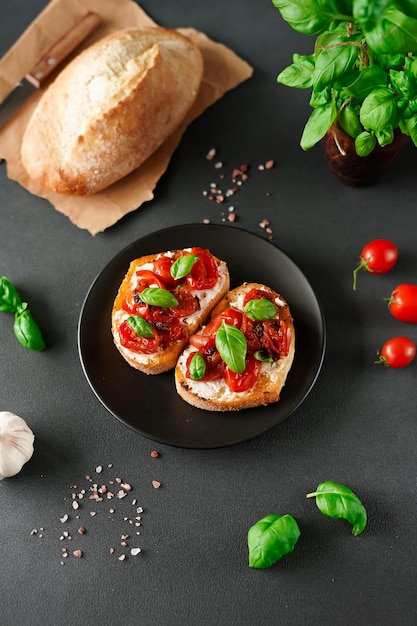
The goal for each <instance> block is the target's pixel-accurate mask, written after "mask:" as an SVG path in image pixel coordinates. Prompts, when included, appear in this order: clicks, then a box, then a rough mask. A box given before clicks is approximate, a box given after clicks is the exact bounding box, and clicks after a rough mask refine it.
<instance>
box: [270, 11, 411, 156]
mask: <svg viewBox="0 0 417 626" xmlns="http://www.w3.org/2000/svg"><path fill="white" fill-rule="evenodd" d="M272 1H273V4H274V5H275V7H276V8H277V9H278V10H279V12H280V13H281V16H282V18H283V19H284V20H285V21H286V22H287V23H288V24H289V25H290V26H291V27H292V28H293V29H294V30H296V31H298V32H300V33H302V34H304V35H314V36H316V39H315V45H314V51H313V53H312V54H311V55H300V54H294V56H293V63H292V64H291V65H290V66H289V67H287V68H286V69H284V70H283V71H282V72H281V73H280V74H279V75H278V78H277V80H278V82H279V83H281V84H283V85H286V86H288V87H295V88H298V89H311V92H312V93H311V99H310V105H311V107H312V108H313V111H312V113H311V116H310V117H309V119H308V121H307V124H306V126H305V128H304V131H303V134H302V137H301V141H300V145H301V147H302V148H303V150H309V149H310V148H312V147H313V146H314V145H315V144H316V143H318V142H319V141H320V140H321V139H322V138H323V137H324V135H325V134H326V132H327V131H328V129H329V128H330V127H331V126H332V125H333V124H334V123H336V122H337V123H339V124H340V126H341V127H342V129H343V130H344V131H345V132H346V133H347V134H348V135H350V136H351V137H353V138H354V139H355V147H356V152H357V153H358V155H360V156H367V155H368V154H370V153H371V152H372V150H373V149H374V147H375V146H376V145H377V144H379V145H380V146H385V145H388V144H390V143H391V142H392V141H393V139H394V131H396V130H397V129H398V130H397V132H401V133H403V134H405V135H408V136H410V137H411V139H412V141H413V143H414V145H416V146H417V2H416V0H272Z"/></svg>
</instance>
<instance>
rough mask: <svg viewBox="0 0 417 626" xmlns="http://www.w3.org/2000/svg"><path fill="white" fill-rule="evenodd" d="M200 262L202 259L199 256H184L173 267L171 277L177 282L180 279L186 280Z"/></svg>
mask: <svg viewBox="0 0 417 626" xmlns="http://www.w3.org/2000/svg"><path fill="white" fill-rule="evenodd" d="M199 260H200V257H199V256H198V255H197V254H186V255H184V256H180V257H178V259H176V260H175V261H174V263H173V264H172V265H171V270H170V272H171V276H172V278H174V279H175V280H179V279H180V278H184V277H185V276H187V274H189V273H190V272H191V270H192V269H193V267H194V264H195V263H196V262H197V261H199Z"/></svg>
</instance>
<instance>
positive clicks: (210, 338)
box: [190, 308, 243, 348]
mask: <svg viewBox="0 0 417 626" xmlns="http://www.w3.org/2000/svg"><path fill="white" fill-rule="evenodd" d="M242 317H243V316H242V313H241V312H240V311H236V310H235V309H231V308H228V309H225V310H224V311H222V312H221V313H219V315H216V317H214V318H213V319H212V320H211V321H210V322H209V323H208V324H207V326H206V327H205V328H203V332H202V333H196V334H195V335H191V337H190V343H191V345H192V346H194V347H195V348H203V347H206V348H207V347H213V346H214V344H215V339H216V332H217V330H218V329H219V328H220V326H221V325H222V323H223V321H224V322H225V323H226V324H229V325H230V326H235V327H236V328H240V325H241V323H242Z"/></svg>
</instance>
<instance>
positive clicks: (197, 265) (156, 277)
mask: <svg viewBox="0 0 417 626" xmlns="http://www.w3.org/2000/svg"><path fill="white" fill-rule="evenodd" d="M229 286H230V283H229V272H228V269H227V265H226V263H225V262H224V261H221V260H220V259H218V258H217V257H215V256H214V255H213V254H211V252H210V251H209V250H207V249H205V248H200V247H194V248H187V249H183V250H171V251H168V252H163V253H159V254H154V255H148V256H143V257H141V258H139V259H135V260H134V261H132V262H131V263H130V266H129V269H128V271H127V273H126V275H125V277H124V279H123V281H122V283H121V285H120V288H119V291H118V293H117V296H116V299H115V301H114V305H113V309H112V320H111V328H112V335H113V340H114V343H115V346H116V348H117V349H118V350H119V352H120V354H121V355H122V356H123V358H124V359H125V360H126V361H127V362H128V363H129V365H131V366H132V367H134V368H136V369H138V370H141V371H142V372H145V373H146V374H160V373H161V372H165V371H167V370H170V369H172V368H174V367H175V364H176V362H177V359H178V356H179V355H180V353H181V351H182V350H183V349H184V347H185V346H186V345H187V344H188V340H189V337H190V336H191V335H192V334H194V333H195V332H196V330H197V329H198V328H199V326H200V325H201V324H203V323H204V322H205V321H206V320H207V319H208V317H209V316H210V313H211V311H212V310H213V308H214V307H215V306H216V304H217V303H218V302H219V301H220V300H221V299H222V298H223V297H224V295H225V294H226V293H227V291H228V289H229Z"/></svg>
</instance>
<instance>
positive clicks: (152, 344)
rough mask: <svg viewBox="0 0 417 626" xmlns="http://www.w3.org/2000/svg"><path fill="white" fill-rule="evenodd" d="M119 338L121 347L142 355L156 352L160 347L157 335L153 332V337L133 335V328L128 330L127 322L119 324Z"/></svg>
mask: <svg viewBox="0 0 417 626" xmlns="http://www.w3.org/2000/svg"><path fill="white" fill-rule="evenodd" d="M119 337H120V343H121V344H122V346H123V347H125V348H128V349H129V350H133V351H135V352H142V353H144V354H152V353H153V352H156V351H157V349H158V347H159V345H160V337H159V335H158V333H156V332H155V333H154V336H153V337H140V336H139V335H137V334H136V333H135V331H134V330H133V328H130V326H129V324H128V323H127V321H124V322H122V323H121V324H120V328H119Z"/></svg>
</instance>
